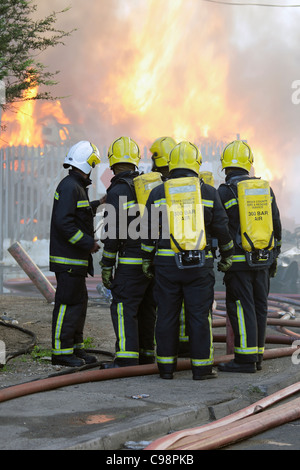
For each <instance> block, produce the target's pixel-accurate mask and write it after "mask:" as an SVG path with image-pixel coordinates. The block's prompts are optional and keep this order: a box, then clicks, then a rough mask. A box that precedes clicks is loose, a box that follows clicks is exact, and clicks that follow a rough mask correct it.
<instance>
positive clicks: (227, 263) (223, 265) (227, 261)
mask: <svg viewBox="0 0 300 470" xmlns="http://www.w3.org/2000/svg"><path fill="white" fill-rule="evenodd" d="M232 260H233V256H228V257H227V258H221V261H219V262H218V266H217V267H218V271H222V273H226V271H228V269H229V268H231V265H232Z"/></svg>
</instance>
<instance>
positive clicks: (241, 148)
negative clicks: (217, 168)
mask: <svg viewBox="0 0 300 470" xmlns="http://www.w3.org/2000/svg"><path fill="white" fill-rule="evenodd" d="M221 163H222V169H223V170H224V169H229V168H242V169H243V170H246V171H248V173H249V171H250V170H251V167H252V165H253V154H252V150H251V148H250V147H249V145H248V144H246V142H243V141H242V140H234V141H233V142H231V143H230V144H228V145H227V146H226V147H225V148H224V150H223V152H222V155H221Z"/></svg>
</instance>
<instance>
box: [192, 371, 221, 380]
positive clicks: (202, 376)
mask: <svg viewBox="0 0 300 470" xmlns="http://www.w3.org/2000/svg"><path fill="white" fill-rule="evenodd" d="M217 377H218V374H217V372H216V371H215V370H211V371H208V372H201V371H197V372H193V380H208V379H216V378H217Z"/></svg>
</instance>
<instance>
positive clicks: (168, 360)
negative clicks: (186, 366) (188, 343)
mask: <svg viewBox="0 0 300 470" xmlns="http://www.w3.org/2000/svg"><path fill="white" fill-rule="evenodd" d="M156 359H157V362H158V363H159V364H175V362H176V360H177V356H157V357H156Z"/></svg>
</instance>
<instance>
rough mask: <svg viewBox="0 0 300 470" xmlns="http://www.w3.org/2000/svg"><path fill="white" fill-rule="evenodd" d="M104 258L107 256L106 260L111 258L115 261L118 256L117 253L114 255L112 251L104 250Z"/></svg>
mask: <svg viewBox="0 0 300 470" xmlns="http://www.w3.org/2000/svg"><path fill="white" fill-rule="evenodd" d="M102 254H103V256H105V258H110V259H115V258H116V256H117V253H112V252H111V251H106V250H103V253H102Z"/></svg>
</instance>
